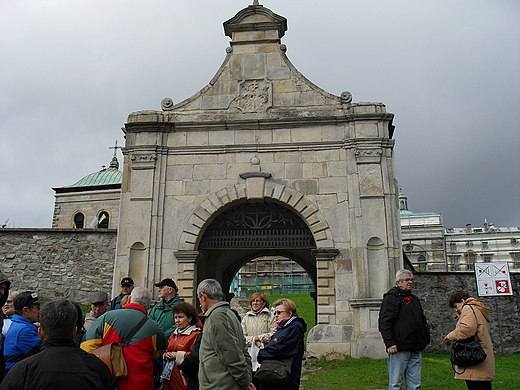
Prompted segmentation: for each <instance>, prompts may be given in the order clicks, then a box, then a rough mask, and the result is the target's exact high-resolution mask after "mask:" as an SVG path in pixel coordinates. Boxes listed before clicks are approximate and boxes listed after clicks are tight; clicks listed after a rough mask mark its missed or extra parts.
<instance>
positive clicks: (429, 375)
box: [301, 353, 520, 390]
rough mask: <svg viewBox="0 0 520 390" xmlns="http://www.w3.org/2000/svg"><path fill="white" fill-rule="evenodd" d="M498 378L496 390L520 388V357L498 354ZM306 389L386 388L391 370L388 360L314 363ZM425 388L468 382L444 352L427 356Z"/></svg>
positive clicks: (458, 388) (460, 389)
mask: <svg viewBox="0 0 520 390" xmlns="http://www.w3.org/2000/svg"><path fill="white" fill-rule="evenodd" d="M495 359H496V369H497V377H496V380H495V381H494V382H493V389H494V390H509V389H515V388H518V378H517V376H518V367H520V354H514V355H505V356H500V355H495ZM301 384H302V386H303V389H304V390H318V389H319V390H372V389H386V388H387V386H388V371H387V366H386V359H369V358H362V359H353V358H351V357H346V358H345V360H333V361H330V362H329V361H327V360H326V359H320V360H317V361H315V362H313V363H312V365H311V369H310V371H308V372H304V373H303V375H302V381H301ZM422 388H424V389H450V390H464V389H466V383H465V381H463V380H456V379H454V378H453V370H452V368H451V364H450V361H449V356H448V355H447V354H443V353H424V354H423V367H422Z"/></svg>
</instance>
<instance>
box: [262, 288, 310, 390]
mask: <svg viewBox="0 0 520 390" xmlns="http://www.w3.org/2000/svg"><path fill="white" fill-rule="evenodd" d="M273 308H274V310H275V317H276V327H275V330H276V332H275V333H274V334H273V336H272V337H271V340H270V341H269V343H268V344H267V345H266V346H265V348H264V349H261V350H260V352H259V353H258V361H259V363H262V361H264V360H268V359H288V358H291V357H293V356H294V360H293V362H292V365H291V374H290V380H289V384H288V385H287V386H283V387H280V388H278V387H273V386H268V385H264V384H262V383H260V384H259V386H258V389H259V390H277V389H280V390H281V389H283V390H299V388H300V376H301V371H302V357H303V352H304V349H305V348H304V345H303V335H304V333H305V331H306V330H307V324H306V323H305V321H304V320H303V318H300V317H298V314H297V313H296V305H295V304H294V302H293V301H291V300H290V299H286V298H282V299H279V300H277V301H276V302H275V303H273Z"/></svg>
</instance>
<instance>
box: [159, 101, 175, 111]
mask: <svg viewBox="0 0 520 390" xmlns="http://www.w3.org/2000/svg"><path fill="white" fill-rule="evenodd" d="M172 107H173V100H172V99H170V98H164V99H163V100H162V101H161V108H162V109H163V111H171V109H172Z"/></svg>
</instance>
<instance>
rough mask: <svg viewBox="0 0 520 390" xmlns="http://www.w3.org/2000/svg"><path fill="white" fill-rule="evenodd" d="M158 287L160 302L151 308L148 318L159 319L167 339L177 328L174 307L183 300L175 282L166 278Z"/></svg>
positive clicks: (156, 285)
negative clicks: (178, 293)
mask: <svg viewBox="0 0 520 390" xmlns="http://www.w3.org/2000/svg"><path fill="white" fill-rule="evenodd" d="M155 287H158V292H159V302H157V304H156V305H155V306H154V307H153V308H152V310H150V313H148V318H151V319H152V320H154V321H157V322H158V323H159V325H161V328H162V329H163V332H164V337H165V338H166V340H168V338H169V337H170V335H171V334H172V332H173V331H174V330H175V329H176V328H177V327H176V326H175V322H174V320H173V313H172V307H173V306H175V305H176V304H177V303H180V302H182V301H183V300H182V299H180V298H179V296H178V295H177V285H176V284H175V282H174V281H173V280H172V279H170V278H166V279H163V280H161V281H160V282H159V283H156V284H155Z"/></svg>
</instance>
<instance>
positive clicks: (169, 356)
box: [163, 352, 177, 360]
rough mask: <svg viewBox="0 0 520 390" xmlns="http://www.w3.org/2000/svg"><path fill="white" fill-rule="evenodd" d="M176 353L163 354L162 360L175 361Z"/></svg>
mask: <svg viewBox="0 0 520 390" xmlns="http://www.w3.org/2000/svg"><path fill="white" fill-rule="evenodd" d="M176 357H177V352H165V353H164V355H163V358H164V360H175V358H176Z"/></svg>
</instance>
